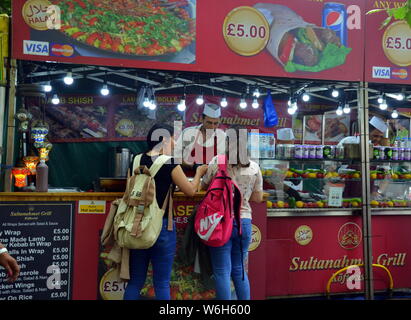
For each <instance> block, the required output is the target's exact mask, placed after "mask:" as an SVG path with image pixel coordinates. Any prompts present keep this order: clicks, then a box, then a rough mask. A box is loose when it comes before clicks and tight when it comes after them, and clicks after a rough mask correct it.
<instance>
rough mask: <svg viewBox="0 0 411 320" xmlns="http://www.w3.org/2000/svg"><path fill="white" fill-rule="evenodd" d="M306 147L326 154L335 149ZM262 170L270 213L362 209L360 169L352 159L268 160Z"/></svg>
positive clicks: (261, 164)
mask: <svg viewBox="0 0 411 320" xmlns="http://www.w3.org/2000/svg"><path fill="white" fill-rule="evenodd" d="M301 147H303V146H301V145H296V146H295V148H296V149H298V148H301ZM304 147H305V146H304ZM306 147H308V148H309V149H311V148H312V149H318V150H324V148H329V147H335V146H318V145H317V146H316V145H312V146H310V145H307V146H306ZM260 168H261V171H262V175H263V180H264V189H265V191H266V192H267V193H268V194H269V197H268V200H267V209H268V210H269V212H270V211H271V212H276V211H284V210H285V211H292V212H296V213H298V212H319V211H324V212H327V211H332V210H335V209H339V211H340V210H341V209H343V210H347V211H352V210H355V209H360V208H361V207H362V197H361V165H360V163H359V162H358V161H355V160H353V159H344V158H340V159H338V158H332V157H330V158H321V159H319V158H315V159H314V158H313V159H304V158H303V159H295V158H288V159H285V158H277V159H268V158H265V159H261V160H260Z"/></svg>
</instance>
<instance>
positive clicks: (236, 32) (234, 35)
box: [223, 6, 270, 56]
mask: <svg viewBox="0 0 411 320" xmlns="http://www.w3.org/2000/svg"><path fill="white" fill-rule="evenodd" d="M223 36H224V40H225V42H226V43H227V45H228V47H229V48H230V49H231V50H232V51H234V52H235V53H237V54H239V55H242V56H253V55H256V54H258V53H260V52H261V51H262V50H263V49H264V48H265V46H266V45H267V42H268V39H269V37H270V27H269V24H268V22H267V20H266V19H265V17H264V16H263V15H262V14H261V13H260V12H259V11H258V10H256V9H254V8H252V7H247V6H243V7H238V8H235V9H233V10H232V11H230V13H229V14H228V15H227V16H226V18H225V20H224V24H223Z"/></svg>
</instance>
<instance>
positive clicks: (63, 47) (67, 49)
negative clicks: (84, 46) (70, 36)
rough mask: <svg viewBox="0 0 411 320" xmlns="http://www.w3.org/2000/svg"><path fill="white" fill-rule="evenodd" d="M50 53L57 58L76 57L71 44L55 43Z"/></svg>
mask: <svg viewBox="0 0 411 320" xmlns="http://www.w3.org/2000/svg"><path fill="white" fill-rule="evenodd" d="M50 53H51V54H52V55H53V56H56V57H72V56H73V55H74V48H73V46H71V45H69V44H57V43H54V44H52V46H51V50H50Z"/></svg>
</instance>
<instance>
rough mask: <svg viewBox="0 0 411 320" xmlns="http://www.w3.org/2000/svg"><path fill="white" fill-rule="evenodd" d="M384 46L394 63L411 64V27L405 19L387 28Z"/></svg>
mask: <svg viewBox="0 0 411 320" xmlns="http://www.w3.org/2000/svg"><path fill="white" fill-rule="evenodd" d="M382 46H383V49H384V53H385V55H386V57H387V58H388V59H389V60H390V61H391V62H392V63H394V64H396V65H398V66H401V67H405V66H409V65H411V28H410V26H409V25H408V24H407V23H406V22H405V21H399V22H395V23H393V24H391V25H390V26H389V27H388V28H387V30H386V31H385V33H384V36H383V38H382Z"/></svg>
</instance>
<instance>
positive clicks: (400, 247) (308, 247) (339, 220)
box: [266, 215, 411, 297]
mask: <svg viewBox="0 0 411 320" xmlns="http://www.w3.org/2000/svg"><path fill="white" fill-rule="evenodd" d="M409 224H410V216H399V215H398V216H395V217H392V216H379V215H378V216H376V215H375V216H373V223H372V229H373V235H372V245H373V248H372V249H373V264H378V265H382V266H384V267H386V268H387V269H388V271H389V272H390V274H391V276H392V277H393V282H394V288H409V287H410V286H411V282H410V279H409V277H408V276H407V275H408V274H409V272H410V268H411V265H410V264H409V259H408V256H409V248H410V244H411V243H410V241H409V240H408V239H409V237H408V236H407V234H408V229H409ZM393 233H395V234H396V236H395V237H392V234H393ZM363 241H364V237H363V234H362V223H361V217H359V216H335V217H331V216H330V217H301V218H299V217H292V218H271V219H270V218H269V219H268V225H267V244H266V245H267V252H275V254H269V255H268V256H267V265H273V266H276V269H275V272H272V273H267V279H266V280H267V297H270V296H271V297H273V296H284V295H305V294H321V295H324V294H325V292H326V287H327V283H328V281H329V280H330V279H331V277H332V275H333V274H334V273H336V272H337V271H338V270H340V269H342V268H344V267H348V266H349V265H358V264H363V263H364V255H363ZM373 279H374V288H375V290H377V291H384V290H387V289H388V288H389V275H388V273H387V272H386V271H385V270H384V269H383V268H382V267H378V266H374V267H373ZM363 291H364V269H363V268H362V267H360V268H359V269H352V270H345V271H342V272H341V273H339V274H338V275H337V276H336V277H335V278H333V280H331V284H330V293H337V292H345V293H359V292H363Z"/></svg>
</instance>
